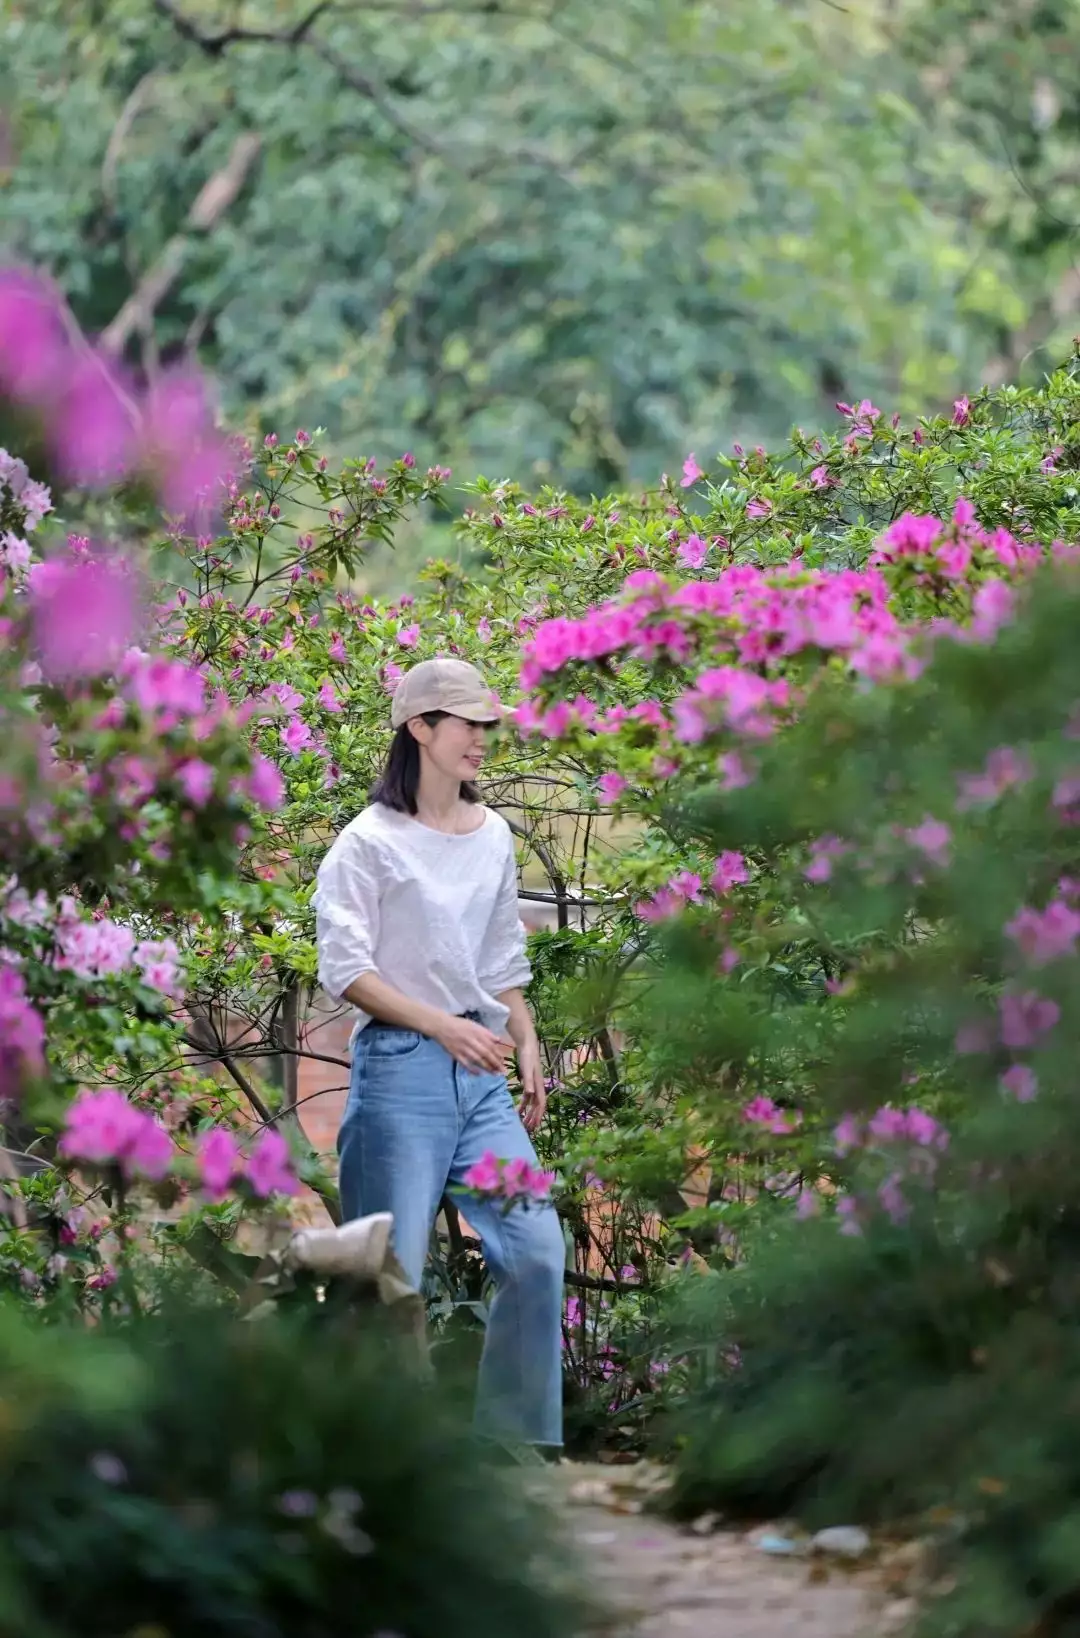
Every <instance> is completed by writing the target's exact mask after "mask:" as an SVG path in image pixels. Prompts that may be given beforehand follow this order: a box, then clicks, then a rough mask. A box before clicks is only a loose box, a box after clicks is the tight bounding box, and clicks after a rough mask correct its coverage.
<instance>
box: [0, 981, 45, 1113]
mask: <svg viewBox="0 0 1080 1638" xmlns="http://www.w3.org/2000/svg"><path fill="white" fill-rule="evenodd" d="M44 1049H45V1024H44V1020H43V1019H42V1017H41V1014H40V1013H39V1012H38V1011H37V1009H36V1007H34V1006H33V1005H32V1003H31V1001H30V999H29V997H28V996H27V993H26V984H25V982H24V980H23V977H22V974H21V973H19V972H17V971H16V969H15V968H14V967H8V966H3V967H0V1096H2V1097H7V1096H9V1095H10V1093H11V1092H12V1090H13V1089H14V1087H15V1086H17V1084H18V1082H19V1081H20V1080H21V1079H22V1077H23V1075H24V1074H26V1073H30V1074H36V1073H38V1072H39V1071H40V1070H42V1069H43V1068H44V1066H45V1050H44Z"/></svg>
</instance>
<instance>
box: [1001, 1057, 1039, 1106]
mask: <svg viewBox="0 0 1080 1638" xmlns="http://www.w3.org/2000/svg"><path fill="white" fill-rule="evenodd" d="M1001 1086H1002V1090H1003V1091H1005V1092H1008V1093H1010V1095H1011V1096H1012V1097H1014V1098H1015V1099H1016V1101H1017V1103H1031V1102H1032V1100H1033V1099H1034V1098H1035V1097H1037V1095H1038V1091H1039V1082H1038V1078H1037V1076H1036V1074H1035V1071H1034V1070H1033V1069H1030V1068H1029V1067H1028V1065H1027V1064H1013V1066H1012V1068H1011V1069H1007V1070H1006V1071H1005V1073H1004V1075H1002V1077H1001Z"/></svg>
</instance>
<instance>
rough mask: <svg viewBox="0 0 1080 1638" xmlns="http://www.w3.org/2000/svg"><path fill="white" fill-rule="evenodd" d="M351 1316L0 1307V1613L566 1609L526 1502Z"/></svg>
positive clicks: (204, 1631) (291, 1622) (185, 1616)
mask: <svg viewBox="0 0 1080 1638" xmlns="http://www.w3.org/2000/svg"><path fill="white" fill-rule="evenodd" d="M354 1325H355V1321H353V1320H349V1319H347V1317H345V1316H339V1317H337V1318H333V1317H331V1318H329V1319H327V1320H326V1321H325V1322H322V1323H320V1324H319V1326H318V1329H317V1332H312V1330H311V1329H310V1327H309V1326H308V1325H307V1324H304V1323H300V1322H297V1321H290V1320H289V1319H288V1318H286V1317H284V1316H283V1315H281V1314H279V1315H278V1316H277V1317H275V1318H273V1319H271V1320H264V1319H252V1320H250V1321H240V1320H237V1319H236V1318H235V1317H234V1316H232V1315H230V1314H229V1313H228V1312H227V1311H225V1310H223V1309H222V1308H221V1307H220V1306H217V1307H191V1306H187V1305H184V1306H176V1305H173V1304H170V1305H167V1306H166V1308H165V1309H164V1310H163V1312H162V1313H161V1314H159V1315H157V1316H154V1317H150V1318H146V1319H143V1320H140V1321H139V1322H137V1323H135V1324H130V1323H129V1324H128V1325H127V1326H126V1328H125V1329H124V1330H123V1332H122V1333H120V1334H117V1333H116V1332H115V1331H114V1329H113V1328H112V1327H111V1326H109V1325H107V1326H106V1328H105V1330H104V1332H102V1331H100V1330H99V1331H98V1332H96V1333H93V1334H88V1333H83V1334H78V1333H75V1334H72V1333H71V1332H70V1331H69V1330H67V1329H64V1330H62V1331H58V1330H56V1329H54V1328H41V1327H39V1326H33V1327H30V1326H28V1325H27V1322H26V1320H25V1318H20V1317H18V1316H17V1315H16V1314H15V1313H13V1312H12V1309H11V1307H10V1305H9V1306H6V1307H0V1382H2V1392H3V1397H4V1403H5V1405H6V1406H7V1407H8V1424H7V1428H6V1432H5V1437H4V1445H3V1454H2V1456H0V1468H2V1470H3V1484H2V1485H0V1491H2V1495H3V1500H2V1501H0V1512H2V1515H3V1518H2V1522H3V1532H2V1533H3V1548H2V1550H0V1585H2V1587H3V1591H4V1597H3V1600H2V1610H0V1632H2V1633H4V1634H5V1635H8V1634H10V1635H11V1638H15V1635H16V1634H18V1635H19V1638H68V1635H70V1638H76V1635H77V1638H94V1635H100V1638H113V1635H114V1634H116V1633H120V1632H124V1633H130V1632H135V1631H146V1632H149V1631H151V1630H155V1631H159V1630H160V1631H168V1632H170V1633H173V1634H175V1635H176V1638H195V1635H196V1634H198V1635H200V1638H204V1635H213V1638H216V1635H221V1638H225V1635H226V1634H230V1635H231V1634H235V1633H238V1632H256V1631H257V1632H259V1633H264V1634H266V1635H267V1638H276V1635H279V1634H280V1635H281V1638H293V1635H294V1634H295V1633H297V1632H304V1633H307V1634H310V1635H311V1638H321V1635H324V1634H325V1635H329V1634H331V1633H338V1632H340V1631H341V1630H342V1625H343V1622H344V1627H345V1630H347V1631H349V1632H351V1633H357V1634H362V1635H364V1638H377V1635H383V1638H388V1635H389V1634H391V1633H400V1634H409V1635H411V1638H455V1635H462V1638H464V1635H465V1634H466V1633H468V1634H473V1633H479V1634H486V1635H490V1638H499V1635H501V1634H503V1633H506V1632H510V1631H513V1632H521V1633H524V1634H526V1635H527V1638H556V1635H560V1638H561V1635H562V1634H564V1633H566V1632H568V1631H576V1630H578V1629H579V1626H580V1622H581V1618H582V1615H583V1613H584V1603H583V1600H581V1599H580V1597H579V1595H578V1592H577V1590H576V1589H574V1588H573V1587H572V1585H571V1582H570V1578H569V1576H568V1574H567V1571H566V1567H565V1566H564V1565H563V1564H562V1562H561V1560H560V1557H559V1554H558V1552H557V1551H556V1549H555V1547H554V1542H553V1532H552V1528H551V1523H550V1521H549V1520H548V1518H547V1517H546V1516H545V1513H544V1510H543V1509H542V1508H541V1507H540V1506H538V1505H533V1504H530V1503H529V1502H527V1501H526V1499H525V1497H524V1495H523V1492H522V1489H521V1486H520V1484H519V1483H515V1482H514V1481H513V1478H512V1476H508V1475H505V1474H502V1473H499V1472H496V1471H491V1470H489V1469H485V1468H483V1467H482V1466H481V1465H480V1464H479V1463H478V1461H477V1455H476V1451H475V1449H474V1448H473V1442H472V1439H471V1436H470V1434H469V1433H468V1432H467V1430H466V1429H465V1428H464V1427H463V1426H462V1425H461V1423H460V1421H459V1420H458V1419H456V1418H451V1417H450V1416H448V1414H447V1412H446V1409H445V1407H444V1405H443V1403H442V1400H441V1399H440V1397H439V1396H438V1395H437V1394H436V1393H435V1390H434V1389H433V1387H432V1385H431V1384H430V1382H427V1381H422V1380H420V1379H419V1378H418V1377H417V1375H416V1373H415V1372H411V1371H409V1370H407V1369H404V1368H403V1364H402V1358H401V1354H400V1346H399V1344H398V1343H397V1342H395V1341H394V1339H393V1338H392V1337H391V1336H389V1335H383V1334H382V1332H381V1331H379V1329H378V1327H376V1326H375V1324H374V1321H368V1322H367V1323H366V1324H365V1327H364V1334H363V1336H362V1338H358V1337H357V1335H356V1334H355V1330H354ZM316 1339H317V1342H316ZM313 1344H315V1345H313ZM223 1430H224V1436H223ZM421 1565H422V1566H423V1573H422V1574H420V1573H418V1567H419V1566H421Z"/></svg>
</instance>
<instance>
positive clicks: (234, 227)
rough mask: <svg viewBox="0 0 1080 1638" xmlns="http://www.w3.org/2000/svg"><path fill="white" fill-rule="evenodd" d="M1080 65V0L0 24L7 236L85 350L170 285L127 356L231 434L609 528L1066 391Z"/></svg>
mask: <svg viewBox="0 0 1080 1638" xmlns="http://www.w3.org/2000/svg"><path fill="white" fill-rule="evenodd" d="M1078 45H1080V19H1078V16H1077V13H1076V10H1075V8H1074V7H1072V6H1071V5H1069V4H1068V3H1067V0H1024V4H1023V5H1021V6H1018V7H1005V6H1002V5H1000V4H998V3H997V0H944V3H943V0H868V3H867V4H864V5H860V6H859V7H858V8H855V7H851V8H845V7H842V6H839V5H831V4H827V3H825V0H725V3H723V4H720V3H719V0H515V3H511V0H440V3H437V4H436V3H431V0H379V3H378V4H373V5H365V6H355V5H350V4H345V3H340V0H337V3H330V4H324V5H321V6H317V7H314V8H311V7H307V6H304V5H303V4H301V0H244V3H238V4H232V5H227V4H225V3H224V0H92V3H87V4H85V5H82V6H79V7H71V6H70V5H68V4H67V3H66V0H32V3H31V0H9V4H8V5H7V6H6V7H5V10H4V14H3V18H2V20H0V64H2V65H3V66H2V69H0V86H2V94H0V105H2V106H3V107H4V108H5V109H6V110H7V113H6V115H5V120H4V128H3V131H2V132H0V138H2V140H0V167H3V169H0V180H2V186H0V234H2V237H3V241H4V243H5V245H6V246H7V248H8V250H9V252H12V251H13V252H14V253H15V254H16V255H17V256H19V257H22V258H25V259H28V260H32V261H34V262H37V263H40V264H42V265H44V266H45V267H47V268H49V269H51V270H52V271H54V272H55V274H56V275H57V277H58V278H59V280H60V282H61V284H62V286H63V288H64V290H65V291H66V293H67V294H68V296H69V298H70V300H71V302H72V305H73V308H74V310H75V312H76V314H77V315H78V317H79V318H80V320H81V321H83V323H84V324H86V325H87V326H88V327H89V328H90V329H92V330H102V329H104V328H105V327H106V326H108V325H109V324H110V323H111V322H112V321H113V320H114V319H115V318H116V315H117V314H118V312H119V311H120V310H121V309H122V308H123V306H124V303H125V302H126V301H128V299H129V298H130V297H131V296H132V292H133V291H136V290H139V289H142V290H145V281H146V280H147V278H148V277H152V276H154V274H155V272H156V270H159V269H160V268H161V266H162V259H163V258H164V259H165V262H166V263H167V265H168V269H169V271H170V274H171V277H170V278H168V279H166V280H164V281H163V284H162V288H161V293H160V300H158V301H157V303H156V305H155V307H154V309H153V312H152V313H149V311H148V313H147V315H146V316H145V322H143V321H136V322H133V323H131V324H130V325H129V326H125V332H126V339H125V353H126V356H127V358H128V359H129V361H130V362H131V363H132V365H133V366H134V367H136V368H138V369H140V370H146V371H153V370H154V369H156V368H157V367H158V365H159V364H160V363H161V361H162V360H165V361H168V360H169V359H175V358H176V357H178V356H192V355H194V354H196V353H197V354H198V355H199V356H201V357H202V358H203V359H204V360H205V361H207V362H209V363H210V364H211V365H212V366H213V367H214V368H215V369H216V371H217V373H218V375H219V378H220V381H221V384H222V390H223V393H224V395H225V398H226V401H227V406H228V409H229V412H230V414H231V415H232V416H234V417H236V416H242V415H247V416H248V417H249V418H250V420H251V421H252V422H253V423H256V422H257V423H258V424H259V425H260V426H261V427H263V428H266V427H275V428H280V429H281V430H282V431H283V432H287V431H289V430H290V429H291V427H292V426H293V425H295V424H305V423H306V424H308V425H309V426H310V425H312V424H313V423H315V422H322V423H325V424H326V425H327V426H328V428H329V430H330V432H331V434H332V437H333V439H334V441H335V442H336V443H337V444H338V446H339V447H343V448H347V449H348V450H349V451H350V452H353V453H355V452H361V451H362V452H365V453H366V452H367V451H368V450H371V451H372V452H374V453H375V454H376V455H379V456H387V455H393V454H396V453H399V452H400V451H401V450H402V449H403V448H405V447H415V448H416V450H417V452H418V454H419V455H420V457H421V458H422V459H440V460H444V461H450V462H452V463H454V464H456V465H457V466H458V468H459V470H464V471H466V472H469V473H471V472H473V471H475V470H477V469H482V470H485V471H488V472H494V473H507V474H510V475H513V476H515V477H517V478H520V479H522V480H524V481H525V482H536V481H543V480H544V479H545V478H546V477H548V476H551V475H554V474H557V475H558V479H559V481H560V482H562V483H564V484H566V485H568V486H569V487H570V488H572V489H578V490H583V491H588V490H589V489H590V488H592V489H596V490H597V491H599V492H603V491H604V490H606V489H610V488H612V487H617V486H619V485H620V484H622V483H624V482H637V481H639V480H640V479H641V477H642V476H643V475H646V474H647V475H649V476H650V477H651V476H653V475H655V473H656V471H657V470H658V469H659V468H660V467H661V466H663V465H664V464H667V463H670V462H672V461H674V460H675V459H676V458H681V456H682V455H683V454H684V453H685V452H686V450H687V449H689V448H697V449H698V451H699V453H702V454H704V452H705V451H706V450H708V449H712V450H715V449H716V448H717V447H718V446H719V444H720V443H722V442H726V441H727V440H728V439H730V438H731V437H733V436H738V437H742V438H743V439H744V441H747V442H753V441H754V440H755V439H757V438H761V439H762V440H763V441H768V440H770V439H775V438H776V437H779V436H783V435H784V434H786V432H787V431H788V429H789V428H790V426H791V424H792V423H793V422H802V423H803V424H804V425H807V426H810V427H814V426H817V425H820V424H821V422H822V421H823V419H824V417H825V415H826V414H827V413H828V412H829V411H831V405H832V402H833V400H834V399H835V398H837V397H858V396H861V395H862V394H863V393H870V394H871V395H877V396H879V397H883V398H885V399H887V400H888V401H889V402H890V403H892V404H895V405H896V406H897V407H899V408H902V409H908V410H911V409H915V408H918V409H920V410H926V409H927V408H929V407H931V406H932V405H933V404H935V403H938V404H940V403H941V402H943V401H945V400H947V399H948V398H950V397H951V396H953V395H954V394H955V392H957V391H959V390H960V389H961V388H962V387H964V386H971V385H972V384H973V383H974V382H975V381H977V380H978V378H979V376H980V374H981V373H983V372H984V371H985V372H987V373H988V374H989V375H990V376H991V377H994V378H996V379H1005V378H1006V377H1009V378H1011V377H1013V376H1014V375H1015V373H1016V371H1017V369H1019V368H1020V367H1021V366H1022V365H1024V364H1025V363H1026V361H1027V359H1028V357H1029V355H1032V354H1033V353H1035V354H1038V355H1039V361H1041V357H1042V355H1041V354H1040V352H1039V350H1040V349H1041V348H1043V347H1044V346H1045V347H1046V348H1048V349H1050V351H1055V350H1056V351H1058V353H1060V351H1061V350H1062V349H1061V343H1062V341H1063V340H1064V339H1066V338H1067V331H1068V325H1069V313H1070V311H1071V310H1072V307H1073V305H1074V302H1073V299H1072V297H1073V296H1074V295H1075V291H1074V290H1073V284H1074V282H1075V275H1074V274H1073V272H1072V267H1071V256H1072V250H1071V244H1072V237H1073V234H1074V232H1075V210H1074V204H1075V191H1076V185H1075V176H1076V161H1077V144H1078V141H1080V98H1078V95H1077V92H1076V89H1075V87H1074V86H1073V85H1072V83H1071V81H1070V80H1069V78H1068V75H1067V74H1066V72H1065V68H1064V65H1065V64H1066V63H1067V62H1068V61H1069V60H1070V58H1075V53H1076V49H1077V47H1078ZM251 136H255V137H257V138H258V141H259V152H258V155H257V157H255V158H253V159H252V156H251V155H250V154H248V155H247V158H246V159H245V157H244V151H243V150H242V149H238V148H237V146H236V145H237V143H238V142H241V143H242V142H243V141H244V139H245V138H247V137H251ZM230 157H231V158H232V159H233V160H234V161H235V162H236V163H237V165H238V169H237V172H236V177H237V185H238V189H239V191H238V194H237V197H236V198H235V200H234V201H233V202H232V203H231V204H228V205H226V206H225V207H224V208H222V209H221V210H220V212H219V213H218V214H216V215H215V205H214V197H213V196H214V195H215V190H216V191H217V192H218V193H220V191H221V190H222V188H223V187H224V182H223V176H222V172H223V167H226V166H227V165H228V163H229V161H230ZM215 179H216V180H215ZM208 183H209V184H210V195H211V197H209V198H206V197H204V201H203V203H204V207H205V208H206V210H207V212H208V215H209V217H212V218H213V220H212V223H211V225H209V226H202V227H199V226H190V225H186V224H187V223H188V221H189V212H191V210H192V207H193V205H194V203H195V201H196V198H197V196H198V195H199V192H200V189H203V188H204V187H205V186H206V185H207V184H208ZM218 203H220V200H219V201H218ZM1063 332H1064V334H1063Z"/></svg>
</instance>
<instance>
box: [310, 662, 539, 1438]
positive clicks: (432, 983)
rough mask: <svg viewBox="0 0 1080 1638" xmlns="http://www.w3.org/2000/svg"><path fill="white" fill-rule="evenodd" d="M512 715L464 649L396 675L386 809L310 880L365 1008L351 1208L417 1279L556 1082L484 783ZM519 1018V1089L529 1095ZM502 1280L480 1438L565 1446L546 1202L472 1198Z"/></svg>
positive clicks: (353, 1110)
mask: <svg viewBox="0 0 1080 1638" xmlns="http://www.w3.org/2000/svg"><path fill="white" fill-rule="evenodd" d="M498 716H499V712H498V709H497V707H496V705H495V703H494V701H493V699H492V696H491V695H490V694H489V693H488V691H487V690H486V689H485V687H484V685H483V682H482V679H481V677H480V674H479V672H478V671H477V670H476V669H475V667H473V666H471V665H468V664H466V663H465V662H464V661H463V660H454V659H448V658H442V659H436V660H425V661H424V662H423V663H422V664H421V665H417V666H415V667H413V669H412V670H411V671H409V672H407V673H406V675H405V676H404V677H403V678H402V679H401V681H400V682H399V683H398V686H397V689H396V691H395V693H394V698H393V706H392V709H391V716H390V720H391V724H392V726H393V728H394V730H395V732H394V739H393V742H392V744H391V747H390V754H389V757H388V758H387V762H386V766H385V768H384V771H383V774H382V777H381V778H380V779H379V781H378V783H377V785H376V786H375V789H374V790H373V791H372V794H371V805H370V806H369V807H367V808H365V809H364V811H363V812H362V813H361V814H359V815H358V817H357V818H355V819H353V820H352V821H351V822H350V823H349V824H348V825H346V826H345V829H344V830H343V831H342V832H341V834H340V836H338V838H337V840H336V841H335V843H334V845H333V847H332V848H331V849H330V851H329V853H328V854H327V855H326V858H325V859H324V860H323V863H322V866H321V868H320V870H319V877H318V884H317V887H316V892H315V900H314V903H315V914H316V923H317V936H318V949H319V981H320V983H321V984H322V987H323V989H324V990H326V992H327V994H328V995H330V996H332V997H333V998H334V999H335V1000H345V1001H348V1002H350V1003H351V1005H352V1006H354V1007H355V1008H356V1009H357V1012H358V1014H359V1018H358V1020H357V1026H356V1029H355V1030H354V1032H353V1042H352V1075H351V1084H350V1089H349V1099H348V1103H347V1105H346V1108H345V1115H344V1119H343V1121H342V1125H341V1131H340V1133H339V1134H338V1154H339V1156H340V1158H341V1173H340V1183H341V1204H342V1211H343V1214H344V1216H345V1218H346V1219H351V1218H354V1217H359V1216H364V1215H367V1214H368V1213H370V1212H377V1211H389V1212H392V1213H393V1217H394V1243H395V1249H396V1251H397V1255H398V1258H399V1260H400V1262H401V1264H402V1267H403V1268H404V1270H405V1273H406V1274H407V1275H408V1277H409V1280H410V1281H411V1282H412V1283H413V1284H414V1285H415V1286H419V1284H420V1278H421V1275H422V1273H423V1267H424V1261H425V1258H426V1255H427V1248H428V1242H429V1240H430V1236H431V1230H432V1226H433V1224H434V1221H435V1216H436V1213H437V1212H438V1208H439V1202H440V1200H441V1199H442V1195H443V1192H444V1190H445V1189H446V1188H447V1186H448V1185H449V1186H451V1187H452V1186H453V1185H455V1184H460V1183H461V1180H462V1178H463V1176H464V1174H465V1172H467V1171H468V1169H469V1167H470V1166H472V1165H474V1164H475V1163H476V1162H477V1161H478V1160H479V1159H480V1158H481V1156H482V1155H483V1154H484V1153H485V1151H488V1150H491V1151H494V1153H495V1154H496V1155H497V1156H498V1157H499V1158H500V1159H514V1158H519V1157H520V1158H522V1159H525V1160H527V1161H529V1163H530V1164H532V1165H535V1164H536V1156H535V1154H534V1152H533V1147H532V1143H531V1142H530V1140H529V1136H528V1133H529V1132H532V1131H535V1130H536V1128H537V1126H538V1125H539V1124H540V1122H541V1120H542V1119H543V1117H544V1111H545V1105H546V1101H547V1100H546V1093H545V1088H544V1075H543V1069H542V1066H541V1061H540V1048H539V1045H538V1042H537V1039H536V1030H535V1029H534V1027H533V1021H532V1018H531V1016H530V1013H529V1009H528V1006H527V1005H526V1002H525V997H524V994H523V990H524V987H525V985H527V984H528V982H529V978H530V976H531V975H530V971H529V964H528V960H527V958H526V955H525V940H524V930H523V928H522V926H521V921H520V918H519V916H518V905H517V873H516V869H515V864H514V845H513V838H512V836H511V833H510V828H509V826H508V825H507V823H506V821H505V820H504V819H502V818H501V817H500V815H498V814H497V813H494V812H492V810H491V809H489V808H486V807H484V806H483V804H482V803H481V801H480V796H479V792H478V791H477V789H476V785H475V783H474V781H475V778H476V775H477V774H478V772H479V770H480V766H481V764H482V762H483V760H484V740H485V734H486V732H487V730H488V729H489V728H490V727H491V726H492V725H493V724H494V723H495V722H496V721H497V720H498ZM505 1034H509V1036H510V1039H511V1040H512V1041H513V1044H514V1047H515V1048H516V1050H517V1060H518V1071H519V1075H520V1079H521V1086H522V1091H523V1096H522V1102H521V1115H520V1116H519V1115H518V1112H517V1110H516V1109H515V1108H514V1104H513V1100H512V1099H511V1097H510V1092H509V1089H508V1087H507V1084H506V1075H505V1072H504V1066H505V1062H506V1055H507V1049H506V1048H505V1047H504V1045H503V1037H504V1035H505ZM466 1210H467V1213H468V1218H469V1222H470V1223H471V1224H473V1225H474V1226H475V1228H476V1229H477V1231H478V1233H479V1235H480V1238H481V1241H482V1243H483V1248H484V1256H485V1259H486V1261H487V1265H488V1268H489V1270H490V1272H491V1274H492V1276H493V1278H494V1281H495V1286H496V1292H495V1297H494V1299H493V1301H492V1304H491V1311H490V1315H489V1318H488V1324H487V1331H486V1337H485V1342H484V1352H483V1358H482V1360H481V1364H480V1382H479V1391H478V1398H477V1425H478V1428H479V1429H480V1430H481V1431H482V1432H484V1433H485V1434H489V1435H492V1436H497V1437H501V1438H510V1439H514V1440H518V1441H521V1442H523V1443H527V1444H535V1445H552V1446H555V1445H560V1444H561V1443H562V1371H561V1324H562V1286H563V1268H564V1264H565V1252H564V1246H563V1238H562V1232H561V1229H560V1227H559V1222H558V1218H557V1216H556V1213H555V1211H554V1209H553V1207H551V1206H550V1205H543V1206H532V1205H530V1206H528V1207H525V1206H521V1205H517V1206H514V1207H512V1208H511V1209H510V1210H509V1211H507V1210H506V1208H505V1206H504V1205H501V1204H499V1203H487V1202H482V1201H474V1200H471V1199H470V1200H469V1202H468V1205H467V1207H466Z"/></svg>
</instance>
